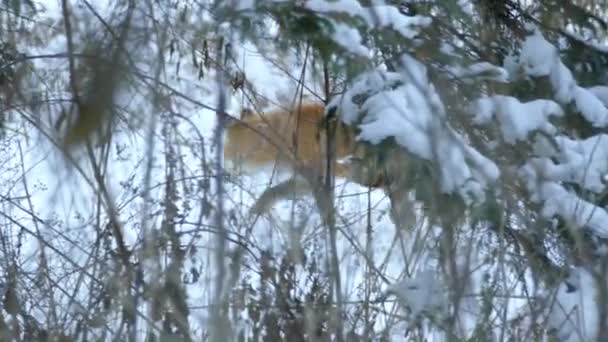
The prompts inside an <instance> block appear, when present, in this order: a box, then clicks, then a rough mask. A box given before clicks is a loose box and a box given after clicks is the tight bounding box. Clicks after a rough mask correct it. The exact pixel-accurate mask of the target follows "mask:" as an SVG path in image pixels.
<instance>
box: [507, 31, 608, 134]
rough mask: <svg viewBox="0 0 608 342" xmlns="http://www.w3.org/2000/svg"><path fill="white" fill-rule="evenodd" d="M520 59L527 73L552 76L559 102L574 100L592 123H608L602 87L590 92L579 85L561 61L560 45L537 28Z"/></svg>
mask: <svg viewBox="0 0 608 342" xmlns="http://www.w3.org/2000/svg"><path fill="white" fill-rule="evenodd" d="M519 62H520V66H521V67H522V70H523V71H524V73H525V74H526V75H528V76H531V77H541V76H549V80H550V81H551V85H552V87H553V91H554V97H555V99H556V100H557V101H558V102H560V103H561V104H564V105H565V104H569V103H571V102H572V101H574V104H575V105H576V108H577V109H578V110H579V111H580V113H581V115H582V116H583V117H584V118H585V119H586V120H587V121H589V122H590V123H591V124H592V125H593V126H595V127H605V126H607V125H608V109H607V108H606V106H605V105H604V103H605V102H603V101H602V100H601V99H600V98H599V97H600V96H603V95H602V90H601V88H600V89H599V90H598V89H597V88H596V90H595V91H590V90H588V89H585V88H583V87H580V86H578V85H577V83H576V80H574V77H573V76H572V72H571V71H570V69H568V67H566V65H564V64H563V63H562V61H561V60H560V58H559V53H558V50H557V48H556V47H554V46H553V45H552V44H551V43H549V42H548V41H547V40H546V39H545V38H544V37H543V36H542V34H541V33H540V31H539V30H538V29H535V30H534V33H533V34H532V35H530V36H528V37H527V38H526V40H525V41H524V43H523V45H522V50H521V55H520V59H519ZM598 95H599V96H598Z"/></svg>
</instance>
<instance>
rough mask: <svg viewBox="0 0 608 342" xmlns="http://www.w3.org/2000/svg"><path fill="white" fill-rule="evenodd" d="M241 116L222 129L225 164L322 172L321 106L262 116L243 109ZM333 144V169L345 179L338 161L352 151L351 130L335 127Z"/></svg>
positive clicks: (322, 130)
mask: <svg viewBox="0 0 608 342" xmlns="http://www.w3.org/2000/svg"><path fill="white" fill-rule="evenodd" d="M241 116H242V117H241V120H240V121H237V120H234V121H232V122H231V123H229V124H228V127H227V128H226V140H227V141H226V144H225V147H224V160H225V161H227V162H229V163H231V164H233V165H235V164H236V165H239V166H242V167H243V168H244V169H256V168H260V167H267V166H277V167H278V168H279V169H285V168H287V167H293V166H295V165H294V163H300V164H301V166H304V167H310V168H313V169H315V170H318V171H320V172H322V170H323V169H322V168H323V165H324V164H325V162H326V159H327V156H326V134H325V131H324V125H323V119H324V117H325V107H324V106H323V105H322V104H319V103H305V104H302V106H300V107H299V108H296V109H294V110H292V111H285V110H277V111H271V112H268V113H265V114H254V113H252V112H251V111H250V110H244V111H243V112H242V113H241ZM335 141H336V152H335V160H336V163H335V168H334V170H335V172H336V175H337V176H339V177H347V174H345V172H346V168H345V167H344V166H343V164H342V163H340V160H341V159H343V158H346V157H348V156H351V155H352V154H354V152H355V148H354V147H355V133H354V130H352V129H349V128H348V127H347V126H345V125H338V129H337V130H336V135H335Z"/></svg>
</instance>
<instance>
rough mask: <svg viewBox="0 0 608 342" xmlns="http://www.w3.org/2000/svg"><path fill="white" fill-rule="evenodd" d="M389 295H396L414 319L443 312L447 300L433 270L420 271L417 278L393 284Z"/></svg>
mask: <svg viewBox="0 0 608 342" xmlns="http://www.w3.org/2000/svg"><path fill="white" fill-rule="evenodd" d="M386 292H387V294H394V295H395V296H396V297H397V298H398V300H399V301H400V302H401V303H402V304H403V305H404V306H406V307H408V308H409V309H410V310H411V312H412V315H413V316H414V317H416V316H418V315H420V314H422V313H424V312H427V313H434V312H436V311H439V310H441V309H442V308H443V307H444V305H445V301H446V298H444V294H445V291H444V290H443V287H442V286H441V282H440V279H439V278H438V277H436V276H435V272H434V271H432V270H424V271H420V272H418V273H417V274H416V276H415V277H412V278H407V279H404V280H402V281H399V282H397V283H394V284H391V285H390V286H389V287H388V289H387V291H386Z"/></svg>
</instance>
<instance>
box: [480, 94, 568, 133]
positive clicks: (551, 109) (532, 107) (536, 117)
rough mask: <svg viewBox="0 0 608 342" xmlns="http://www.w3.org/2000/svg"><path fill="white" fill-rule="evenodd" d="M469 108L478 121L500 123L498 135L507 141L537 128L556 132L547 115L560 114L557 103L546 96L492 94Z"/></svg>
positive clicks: (560, 110) (558, 115)
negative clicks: (522, 97)
mask: <svg viewBox="0 0 608 342" xmlns="http://www.w3.org/2000/svg"><path fill="white" fill-rule="evenodd" d="M469 111H470V112H471V113H472V114H473V122H474V123H476V124H478V125H485V124H488V123H490V122H491V121H492V120H494V118H496V119H497V120H498V123H499V124H500V131H501V133H502V137H503V139H504V140H505V142H506V143H508V144H514V143H516V142H517V141H518V140H525V139H526V138H527V137H528V134H529V133H531V132H533V131H536V130H540V131H543V132H545V133H549V134H551V135H553V134H555V133H556V132H557V129H556V128H555V126H553V125H552V124H551V123H550V122H549V121H548V119H549V117H551V116H557V117H561V116H563V114H564V113H563V111H562V109H561V107H560V106H559V105H558V104H557V103H555V102H553V101H550V100H534V101H530V102H526V103H522V102H520V101H519V100H518V99H516V98H514V97H511V96H503V95H495V96H492V97H484V98H481V99H478V100H476V101H475V102H474V103H473V104H472V105H471V107H470V109H469Z"/></svg>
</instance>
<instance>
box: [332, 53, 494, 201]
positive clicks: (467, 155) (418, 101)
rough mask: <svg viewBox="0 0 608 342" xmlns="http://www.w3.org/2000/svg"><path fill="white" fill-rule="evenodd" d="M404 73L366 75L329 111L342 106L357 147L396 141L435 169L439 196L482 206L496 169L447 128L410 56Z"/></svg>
mask: <svg viewBox="0 0 608 342" xmlns="http://www.w3.org/2000/svg"><path fill="white" fill-rule="evenodd" d="M400 71H401V72H399V73H395V72H384V71H381V70H375V71H371V72H369V73H366V74H364V75H362V76H361V77H359V78H358V79H356V80H355V81H354V82H353V84H352V86H351V87H350V88H349V89H348V90H347V91H346V93H345V95H344V96H342V97H340V98H336V99H334V100H333V101H332V103H330V105H329V107H332V106H338V107H339V108H340V109H341V119H342V121H343V122H345V123H346V124H349V125H356V126H357V127H358V128H359V129H360V134H359V135H358V137H357V139H358V140H359V141H365V142H369V143H371V144H378V143H380V142H382V141H384V140H385V139H388V138H394V139H395V141H396V143H397V144H398V145H400V146H402V147H404V148H405V149H406V150H407V151H409V152H411V153H412V154H414V155H416V156H418V157H420V158H422V159H426V160H429V161H432V162H434V163H436V166H437V168H438V170H439V175H440V179H439V184H440V189H441V191H443V192H445V193H457V194H459V195H461V197H462V198H463V199H464V200H465V201H467V202H471V201H474V200H482V199H483V198H485V193H484V191H485V188H486V187H487V185H488V184H489V183H491V182H494V181H495V180H496V179H497V178H498V177H499V174H500V172H499V170H498V167H497V166H496V165H495V164H494V163H493V162H492V161H491V160H489V159H487V158H485V157H484V156H483V155H482V154H481V153H479V152H478V151H476V150H475V149H473V148H472V147H470V146H468V145H467V144H466V143H465V139H463V138H462V137H461V136H460V135H459V134H458V133H457V132H455V131H454V130H453V129H451V128H450V127H449V125H448V123H447V120H446V112H445V108H444V106H443V103H442V102H441V99H440V98H439V95H438V94H437V92H436V91H435V89H434V87H433V86H432V84H430V83H429V80H428V77H427V73H426V68H425V67H424V65H422V64H421V63H419V62H418V61H416V60H415V59H413V58H412V57H410V56H407V55H406V56H404V57H403V58H402V68H401V69H400ZM361 98H363V99H365V100H361Z"/></svg>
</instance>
